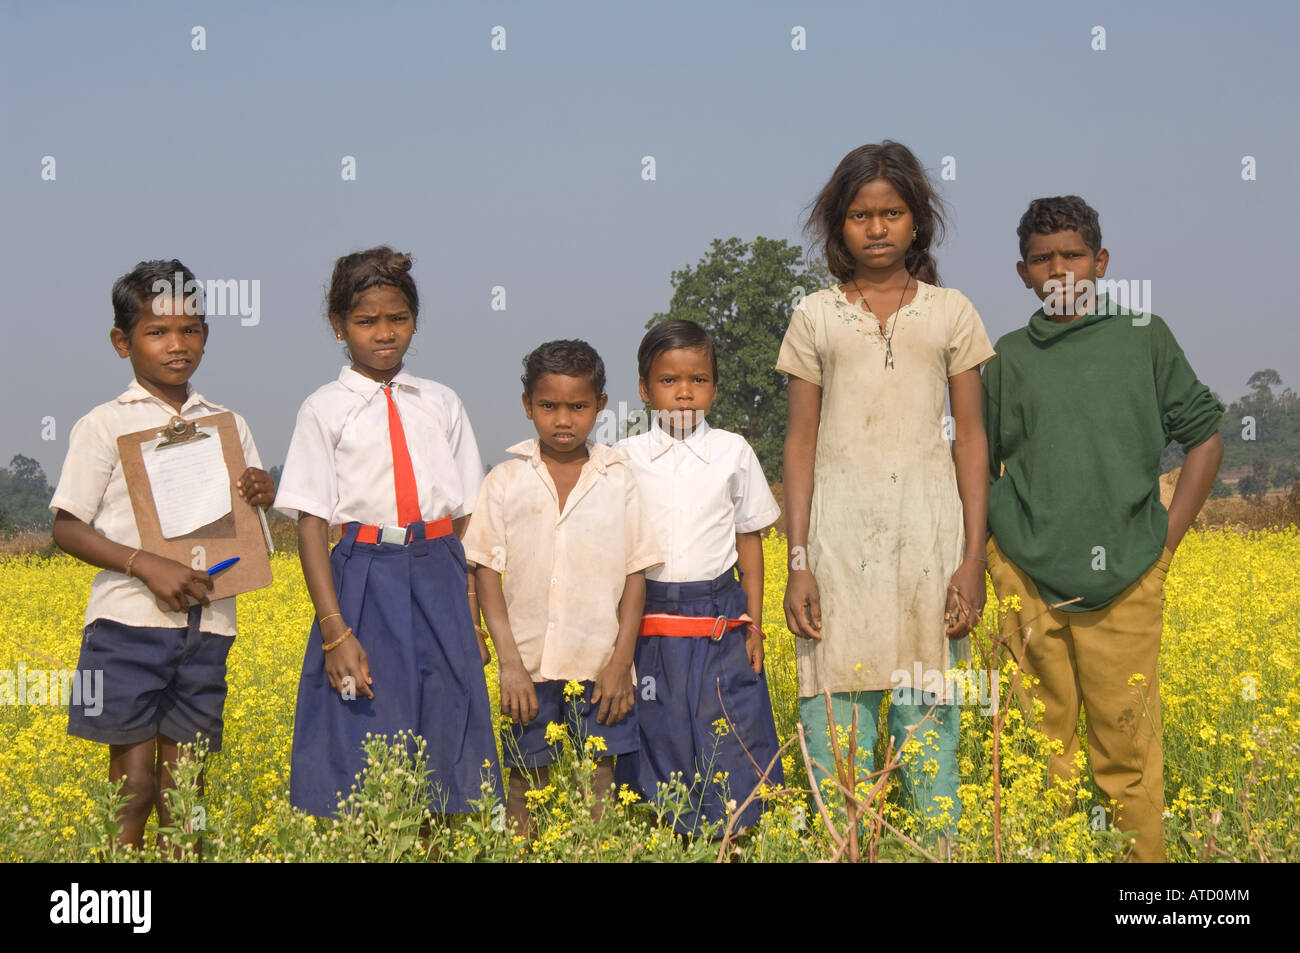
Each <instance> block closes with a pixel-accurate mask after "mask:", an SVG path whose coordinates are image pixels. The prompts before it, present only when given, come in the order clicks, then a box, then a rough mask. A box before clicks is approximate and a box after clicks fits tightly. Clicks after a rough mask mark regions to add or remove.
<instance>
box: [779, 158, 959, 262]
mask: <svg viewBox="0 0 1300 953" xmlns="http://www.w3.org/2000/svg"><path fill="white" fill-rule="evenodd" d="M877 179H884V180H885V181H886V182H888V183H889V184H890V185H892V186H893V187H894V191H896V192H897V193H898V194H899V195H900V196H902V199H903V201H904V202H906V203H907V209H908V211H909V212H911V213H912V222H913V224H914V225H915V227H916V238H915V239H913V240H912V244H911V246H910V247H909V248H908V249H907V254H906V256H905V257H904V259H903V264H904V266H905V267H906V268H907V271H908V273H909V274H910V275H911V276H912V277H913V278H915V279H916V280H917V281H924V282H926V283H928V284H932V285H937V284H939V268H938V266H937V265H936V264H935V261H934V257H933V256H932V255H931V254H930V246H931V245H932V244H933V245H937V244H939V243H940V242H942V241H943V238H944V234H945V229H946V223H945V221H944V206H943V200H942V199H941V198H939V195H938V193H936V192H935V191H934V188H933V187H932V186H931V185H930V180H929V179H928V178H926V175H925V170H924V169H922V168H921V163H920V162H918V161H917V160H916V156H914V155H912V150H910V149H909V148H907V146H905V145H903V144H901V143H898V142H891V141H890V140H888V139H886V140H885V141H884V142H881V143H879V144H871V145H865V146H858V148H856V149H854V150H853V151H852V152H850V153H849V154H848V155H846V156H845V157H844V158H843V159H841V160H840V164H839V165H838V166H836V167H835V171H834V172H833V173H832V174H831V178H830V181H829V182H827V183H826V185H825V186H823V187H822V190H821V192H820V193H818V195H817V198H815V199H814V200H813V202H812V211H811V212H810V213H809V215H808V221H807V223H806V224H805V225H804V233H805V234H806V235H808V236H809V237H810V238H811V239H812V241H813V243H814V244H819V245H821V246H822V248H823V249H824V251H825V254H826V267H827V268H828V269H830V273H831V274H832V275H834V276H835V277H836V278H838V279H839V280H840V281H850V280H852V278H853V269H854V267H855V266H856V265H857V262H856V261H855V260H854V258H853V256H852V255H851V254H849V250H848V247H847V246H846V245H845V244H844V217H845V215H847V214H848V210H849V206H850V205H851V204H853V198H854V196H856V195H857V194H858V190H859V189H861V188H862V187H863V186H864V185H866V184H867V183H868V182H874V181H875V180H877Z"/></svg>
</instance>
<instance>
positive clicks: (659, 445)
mask: <svg viewBox="0 0 1300 953" xmlns="http://www.w3.org/2000/svg"><path fill="white" fill-rule="evenodd" d="M712 430H713V428H712V427H710V426H709V422H708V420H701V421H700V422H699V423H698V424H696V425H695V429H694V430H692V431H691V432H690V433H688V434H687V435H686V436H685V437H682V438H680V439H679V438H677V437H674V436H673V435H672V434H670V433H669V432H668V431H666V430H664V429H663V427H661V426H659V414H657V413H654V412H651V414H650V459H651V460H657V459H659V457H661V456H663V455H664V454H665V453H667V452H668V451H669V450H671V449H672V448H673V447H674V446H676V445H677V444H682V445H684V446H686V447H687V448H689V449H690V450H691V452H693V453H694V454H695V455H696V456H697V457H699V458H700V462H701V463H708V462H709V450H708V438H709V433H710V431H712Z"/></svg>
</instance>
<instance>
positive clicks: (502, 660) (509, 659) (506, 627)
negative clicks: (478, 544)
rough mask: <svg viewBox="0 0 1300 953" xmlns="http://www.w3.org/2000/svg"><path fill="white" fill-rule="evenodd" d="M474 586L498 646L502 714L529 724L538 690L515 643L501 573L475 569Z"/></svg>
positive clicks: (532, 716)
mask: <svg viewBox="0 0 1300 953" xmlns="http://www.w3.org/2000/svg"><path fill="white" fill-rule="evenodd" d="M474 583H475V586H476V587H477V590H478V603H479V606H480V607H481V608H482V610H483V621H484V622H486V623H487V627H488V632H490V633H491V635H492V644H493V645H495V646H496V647H497V668H498V670H499V671H500V673H501V711H502V712H503V713H504V714H506V715H508V716H509V717H511V718H513V719H514V720H515V721H522V722H523V723H524V724H525V725H526V724H528V723H529V722H530V721H532V720H533V719H534V718H536V717H537V689H536V688H534V687H533V680H532V677H531V676H530V675H529V674H528V669H527V668H525V667H524V660H523V658H522V657H521V656H520V654H519V646H518V645H516V644H515V634H514V632H512V631H511V630H510V616H509V613H507V612H506V597H505V593H503V592H502V591H501V573H499V572H497V571H496V570H495V569H493V568H492V567H491V566H477V567H475V569H474Z"/></svg>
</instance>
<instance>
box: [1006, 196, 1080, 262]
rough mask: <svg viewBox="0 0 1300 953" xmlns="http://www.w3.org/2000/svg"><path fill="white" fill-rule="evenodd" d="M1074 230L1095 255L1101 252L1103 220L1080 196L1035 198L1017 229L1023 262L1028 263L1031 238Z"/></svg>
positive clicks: (1021, 218)
mask: <svg viewBox="0 0 1300 953" xmlns="http://www.w3.org/2000/svg"><path fill="white" fill-rule="evenodd" d="M1070 231H1074V232H1078V233H1079V237H1080V238H1082V239H1083V240H1084V242H1085V243H1086V244H1087V246H1088V247H1089V248H1090V249H1092V253H1093V254H1094V255H1095V254H1097V252H1099V251H1101V220H1100V219H1098V218H1097V210H1096V209H1095V208H1093V207H1092V206H1091V205H1089V204H1088V203H1087V202H1085V201H1084V200H1083V199H1081V198H1079V196H1077V195H1058V196H1056V197H1054V198H1050V199H1034V200H1033V201H1032V202H1030V203H1029V208H1028V209H1027V210H1026V211H1025V214H1024V215H1022V216H1020V224H1019V225H1018V226H1016V235H1018V236H1019V237H1020V260H1021V261H1024V260H1025V252H1026V251H1027V250H1028V248H1029V237H1030V236H1031V235H1051V234H1054V233H1056V232H1070Z"/></svg>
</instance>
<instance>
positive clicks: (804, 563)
mask: <svg viewBox="0 0 1300 953" xmlns="http://www.w3.org/2000/svg"><path fill="white" fill-rule="evenodd" d="M786 389H787V393H788V395H789V403H790V408H789V427H788V429H787V430H786V435H785V455H784V467H785V478H784V479H785V482H784V492H785V518H786V532H787V545H788V547H789V557H788V558H789V568H790V575H789V579H788V580H787V582H786V587H785V624H786V625H787V626H789V628H790V631H791V632H793V633H794V634H795V635H798V636H802V637H803V638H805V639H820V638H821V627H822V605H821V593H820V592H819V590H818V588H817V580H816V579H814V578H813V574H812V570H810V569H809V568H808V521H809V518H810V515H811V513H812V491H813V461H814V459H815V457H816V455H817V431H818V428H819V427H820V425H821V409H822V389H821V388H820V387H818V386H817V385H816V384H813V383H811V382H809V381H805V380H802V379H801V378H798V377H791V378H790V383H789V385H788V386H787V388H786Z"/></svg>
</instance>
